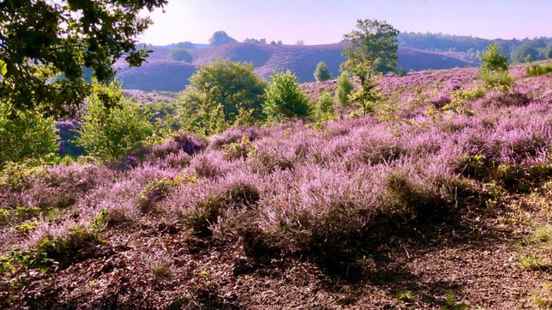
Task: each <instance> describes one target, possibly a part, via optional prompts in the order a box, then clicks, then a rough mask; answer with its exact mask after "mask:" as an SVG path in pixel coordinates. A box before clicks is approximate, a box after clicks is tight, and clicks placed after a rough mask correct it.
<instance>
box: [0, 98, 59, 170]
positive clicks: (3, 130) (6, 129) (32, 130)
mask: <svg viewBox="0 0 552 310" xmlns="http://www.w3.org/2000/svg"><path fill="white" fill-rule="evenodd" d="M0 145H1V146H2V147H0V169H1V168H2V166H4V165H5V164H6V163H7V162H19V161H22V160H28V159H32V160H35V161H37V160H39V159H41V158H49V157H52V156H54V155H55V154H56V152H57V150H58V136H57V131H56V127H55V121H54V119H52V118H46V117H44V116H42V114H40V113H38V112H35V111H32V110H27V111H16V110H14V109H13V106H12V105H10V104H8V103H5V102H0Z"/></svg>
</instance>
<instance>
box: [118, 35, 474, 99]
mask: <svg viewBox="0 0 552 310" xmlns="http://www.w3.org/2000/svg"><path fill="white" fill-rule="evenodd" d="M181 46H182V45H181ZM343 47H344V45H343V44H326V45H281V44H260V43H239V42H235V43H230V44H224V45H220V46H205V45H190V44H188V48H187V49H188V51H189V52H190V54H191V55H192V61H191V62H184V61H177V60H175V59H173V58H172V50H174V49H176V48H185V47H179V46H178V44H173V45H169V46H148V48H149V49H151V50H152V51H153V53H152V54H151V57H150V58H149V59H148V62H147V63H146V64H145V65H143V66H142V67H139V68H127V67H126V66H125V65H124V64H122V63H119V64H118V68H119V73H118V78H119V80H120V81H121V82H122V84H123V87H124V88H127V89H139V90H147V91H152V90H159V91H180V90H182V89H183V88H184V87H185V86H186V84H187V82H188V78H189V77H190V76H191V75H192V74H193V73H194V72H195V70H197V68H198V67H200V66H201V65H205V64H208V63H210V62H212V61H214V60H217V59H225V60H231V61H237V62H245V63H251V64H253V66H254V67H255V71H256V72H257V74H259V75H260V76H262V77H263V78H265V79H267V78H269V77H270V76H271V75H272V74H274V73H275V72H279V71H285V70H290V71H292V72H294V73H295V74H296V75H297V77H298V79H299V80H300V81H301V82H309V81H312V80H313V79H314V78H313V72H314V69H315V67H316V65H317V64H318V62H320V61H324V62H326V64H327V65H328V68H329V69H330V72H331V73H332V75H334V76H335V75H337V74H338V72H339V65H340V64H341V63H342V62H343V56H342V50H343ZM473 65H475V63H474V62H470V61H468V60H465V59H461V58H460V57H456V56H455V55H447V54H445V53H439V52H434V51H425V50H421V49H412V48H408V47H401V48H400V49H399V66H400V68H401V69H403V70H406V71H410V70H415V71H417V70H425V69H447V68H454V67H469V66H473Z"/></svg>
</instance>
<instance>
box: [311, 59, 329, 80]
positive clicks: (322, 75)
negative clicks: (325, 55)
mask: <svg viewBox="0 0 552 310" xmlns="http://www.w3.org/2000/svg"><path fill="white" fill-rule="evenodd" d="M314 78H315V79H316V81H318V82H324V81H327V80H329V79H331V78H332V75H331V74H330V71H329V70H328V66H327V65H326V63H325V62H323V61H321V62H319V63H318V65H317V66H316V69H315V70H314Z"/></svg>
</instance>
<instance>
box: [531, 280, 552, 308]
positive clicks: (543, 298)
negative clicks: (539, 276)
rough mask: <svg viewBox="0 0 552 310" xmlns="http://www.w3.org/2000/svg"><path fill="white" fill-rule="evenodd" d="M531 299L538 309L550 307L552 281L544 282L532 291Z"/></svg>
mask: <svg viewBox="0 0 552 310" xmlns="http://www.w3.org/2000/svg"><path fill="white" fill-rule="evenodd" d="M532 300H533V303H534V304H535V306H537V307H538V308H539V309H550V308H552V283H549V282H547V283H544V284H543V285H542V286H541V287H540V288H539V289H538V290H536V291H535V292H533V294H532Z"/></svg>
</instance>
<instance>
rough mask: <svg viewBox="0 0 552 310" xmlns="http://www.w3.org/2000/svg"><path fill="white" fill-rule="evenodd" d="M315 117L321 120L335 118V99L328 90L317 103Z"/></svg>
mask: <svg viewBox="0 0 552 310" xmlns="http://www.w3.org/2000/svg"><path fill="white" fill-rule="evenodd" d="M315 112H316V114H315V117H316V119H317V120H319V121H326V120H329V119H332V118H333V115H334V101H333V96H332V95H330V93H328V92H323V93H322V94H320V98H318V102H317V104H316V111H315Z"/></svg>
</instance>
